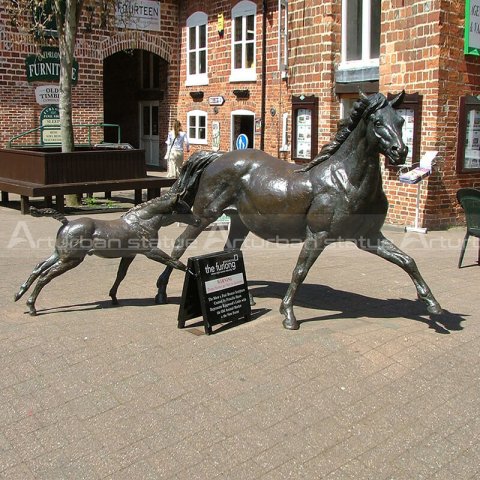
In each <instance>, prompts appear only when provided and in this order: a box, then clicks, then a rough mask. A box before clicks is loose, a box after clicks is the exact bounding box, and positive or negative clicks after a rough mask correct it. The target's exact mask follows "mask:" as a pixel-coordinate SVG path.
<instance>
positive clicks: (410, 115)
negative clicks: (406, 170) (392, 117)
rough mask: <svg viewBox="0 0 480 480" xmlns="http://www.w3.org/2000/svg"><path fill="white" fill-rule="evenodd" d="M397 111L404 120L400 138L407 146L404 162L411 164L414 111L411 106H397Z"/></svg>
mask: <svg viewBox="0 0 480 480" xmlns="http://www.w3.org/2000/svg"><path fill="white" fill-rule="evenodd" d="M397 113H398V114H399V115H400V116H401V117H402V118H403V119H404V120H405V123H404V124H403V128H402V138H403V142H404V143H405V145H406V146H407V147H408V154H407V160H406V163H407V164H410V165H411V163H412V158H413V139H414V125H415V123H414V120H415V111H414V110H413V109H412V108H399V109H397Z"/></svg>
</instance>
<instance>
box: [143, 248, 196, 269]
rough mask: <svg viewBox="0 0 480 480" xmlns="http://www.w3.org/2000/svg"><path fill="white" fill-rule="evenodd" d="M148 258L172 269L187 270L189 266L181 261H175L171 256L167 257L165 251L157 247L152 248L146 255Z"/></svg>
mask: <svg viewBox="0 0 480 480" xmlns="http://www.w3.org/2000/svg"><path fill="white" fill-rule="evenodd" d="M144 255H145V256H146V257H147V258H150V259H151V260H154V261H155V262H159V263H163V264H164V265H167V266H168V267H170V268H177V269H178V270H183V271H184V272H185V271H186V270H187V266H186V265H185V264H184V263H182V262H181V261H180V260H175V259H173V258H172V257H171V256H170V255H167V254H166V253H165V252H164V251H163V250H160V249H159V248H157V247H154V248H152V249H151V250H150V251H148V252H146V253H145V254H144Z"/></svg>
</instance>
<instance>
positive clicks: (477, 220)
mask: <svg viewBox="0 0 480 480" xmlns="http://www.w3.org/2000/svg"><path fill="white" fill-rule="evenodd" d="M457 200H458V203H460V205H461V206H462V208H463V210H464V211H465V219H466V221H467V233H466V234H465V238H464V239H463V244H462V251H461V252H460V259H459V260H458V268H461V266H462V261H463V255H464V254H465V248H466V247H467V242H468V239H469V238H470V236H473V237H477V238H479V239H480V190H476V189H475V188H461V189H460V190H458V192H457ZM477 263H478V264H480V245H479V249H478V259H477Z"/></svg>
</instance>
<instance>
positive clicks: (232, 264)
mask: <svg viewBox="0 0 480 480" xmlns="http://www.w3.org/2000/svg"><path fill="white" fill-rule="evenodd" d="M188 268H189V270H190V271H192V272H193V275H192V274H191V273H189V272H187V273H186V274H185V281H184V283H183V292H182V301H181V304H180V310H179V312H178V328H184V327H185V322H186V321H187V320H190V319H192V318H195V317H199V316H203V321H204V326H205V333H206V334H207V335H209V334H211V333H212V325H216V324H221V323H227V322H233V321H237V320H241V319H245V320H248V319H249V318H250V314H251V310H250V301H249V297H248V287H247V279H246V277H245V266H244V263H243V256H242V252H241V251H240V250H225V251H223V252H217V253H211V254H209V255H202V256H199V257H191V258H189V259H188Z"/></svg>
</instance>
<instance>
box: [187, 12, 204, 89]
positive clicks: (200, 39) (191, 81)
mask: <svg viewBox="0 0 480 480" xmlns="http://www.w3.org/2000/svg"><path fill="white" fill-rule="evenodd" d="M207 26H208V16H207V14H206V13H203V12H196V13H194V14H193V15H190V17H188V19H187V81H186V85H187V86H189V85H207V84H208V73H207V54H208V49H207V43H208V28H207Z"/></svg>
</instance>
